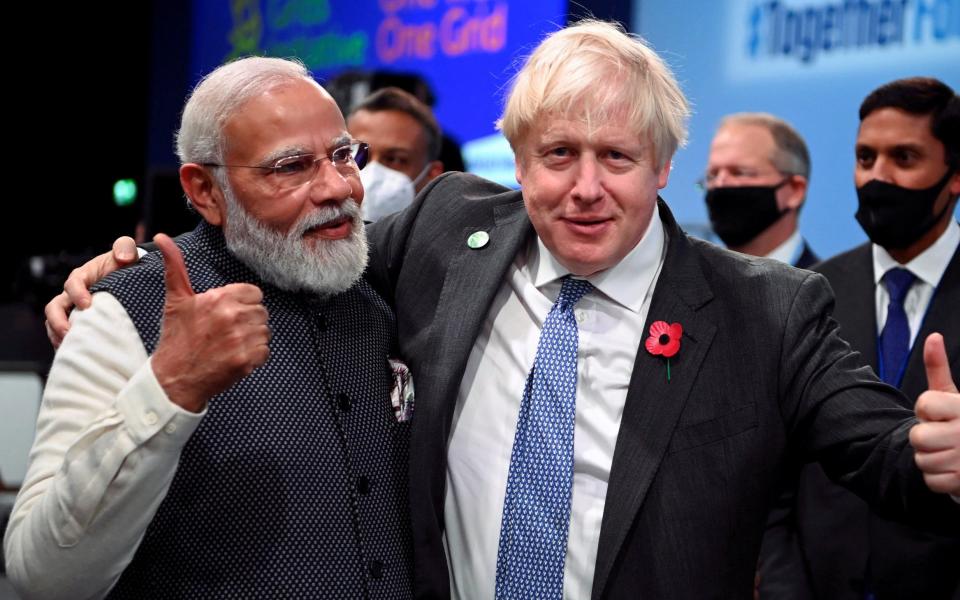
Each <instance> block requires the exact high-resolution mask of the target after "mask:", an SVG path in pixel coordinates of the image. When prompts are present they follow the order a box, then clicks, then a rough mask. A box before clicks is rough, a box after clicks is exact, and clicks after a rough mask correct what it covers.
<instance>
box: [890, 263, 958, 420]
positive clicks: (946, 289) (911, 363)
mask: <svg viewBox="0 0 960 600" xmlns="http://www.w3.org/2000/svg"><path fill="white" fill-rule="evenodd" d="M958 307H960V248H958V249H957V251H956V252H954V253H953V258H951V259H950V264H949V265H947V270H946V271H944V272H943V277H941V278H940V285H938V286H937V289H936V293H935V294H934V295H933V298H932V299H931V301H930V307H929V308H928V309H927V314H926V316H925V317H924V319H923V324H922V325H921V326H920V332H919V333H918V334H917V337H916V339H915V341H914V342H913V348H912V349H911V351H910V358H909V359H908V362H907V369H906V372H904V374H903V381H902V382H901V383H900V389H901V390H903V393H904V394H905V395H906V396H907V399H909V400H910V406H913V404H914V403H915V402H916V401H917V396H919V395H920V393H921V392H923V391H924V390H926V389H927V373H926V368H925V367H924V365H923V343H924V340H926V339H927V336H928V335H930V334H931V333H934V332H940V333H943V334H944V341H945V342H946V346H947V357H948V358H952V359H953V364H954V365H957V364H958V362H960V335H958V334H960V328H956V329H955V327H956V326H957V324H958V323H960V316H958V314H960V313H958ZM951 334H952V335H951ZM953 369H954V371H955V372H956V371H957V370H960V368H958V367H956V366H954V367H953Z"/></svg>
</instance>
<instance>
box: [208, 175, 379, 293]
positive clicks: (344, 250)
mask: <svg viewBox="0 0 960 600" xmlns="http://www.w3.org/2000/svg"><path fill="white" fill-rule="evenodd" d="M223 195H224V197H225V198H226V203H227V219H226V222H225V223H224V226H223V234H224V237H225V238H226V241H227V249H229V250H230V252H232V253H233V255H234V256H236V257H237V258H238V259H239V260H240V261H241V262H243V263H244V264H245V265H247V266H248V267H249V268H250V269H252V270H253V271H254V272H255V273H256V274H257V275H259V276H260V277H261V278H262V279H263V280H264V281H266V282H268V283H272V284H273V285H275V286H277V287H278V288H280V289H283V290H287V291H294V292H296V291H301V290H304V291H308V292H313V293H316V294H320V295H321V296H331V295H334V294H338V293H340V292H344V291H346V290H348V289H350V287H352V286H353V284H354V283H356V282H357V280H358V279H360V276H361V275H362V274H363V271H364V269H366V268H367V235H366V231H365V229H364V225H363V219H362V217H361V211H360V206H359V205H357V203H356V202H355V201H354V200H353V199H352V198H351V199H348V200H346V201H345V202H343V203H341V204H340V205H330V206H324V207H320V208H318V209H317V210H315V211H314V212H312V213H310V214H308V215H306V216H304V217H302V218H301V219H300V220H299V221H297V222H296V223H294V224H293V225H292V226H291V227H290V230H289V231H288V232H287V233H281V232H278V231H275V230H273V229H270V228H269V227H266V226H264V225H263V224H262V223H260V222H259V221H257V220H256V219H255V218H254V217H252V216H251V215H250V214H249V213H247V212H246V210H244V208H243V206H241V205H240V203H239V202H238V201H237V199H236V197H235V196H234V195H233V190H231V189H230V187H229V186H223ZM343 216H348V217H350V218H351V220H352V221H353V229H352V231H351V233H350V235H349V236H347V237H346V238H344V239H341V240H325V239H317V240H316V241H315V243H314V244H313V245H312V246H311V245H309V244H307V243H306V242H305V241H304V239H303V234H304V233H305V232H306V231H307V230H308V229H310V228H312V227H317V226H319V225H323V224H324V223H327V222H330V221H332V220H334V219H338V218H340V217H343Z"/></svg>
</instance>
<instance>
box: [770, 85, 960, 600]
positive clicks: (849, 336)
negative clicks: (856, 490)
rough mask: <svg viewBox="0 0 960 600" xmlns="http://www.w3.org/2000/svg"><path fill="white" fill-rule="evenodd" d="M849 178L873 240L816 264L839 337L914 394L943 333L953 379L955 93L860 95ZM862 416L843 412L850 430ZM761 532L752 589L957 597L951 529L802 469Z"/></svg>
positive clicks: (895, 88)
mask: <svg viewBox="0 0 960 600" xmlns="http://www.w3.org/2000/svg"><path fill="white" fill-rule="evenodd" d="M855 155H856V163H855V166H854V182H855V185H856V188H857V198H858V209H857V213H856V218H857V221H859V222H860V225H861V226H862V227H863V230H864V231H865V232H866V234H867V236H868V237H869V238H870V242H868V243H866V244H863V245H862V246H859V247H857V248H854V249H853V250H850V251H849V252H845V253H843V254H840V255H839V256H836V257H834V258H831V259H830V260H827V261H825V262H823V263H822V264H820V265H818V266H817V268H816V270H817V271H819V272H820V273H823V274H824V275H825V276H826V277H827V280H828V281H829V282H830V285H831V287H832V288H833V290H834V293H835V294H836V296H837V306H836V310H835V311H834V318H835V319H836V320H837V322H838V323H839V324H840V334H841V335H842V336H843V337H844V339H846V340H847V341H848V342H850V345H851V346H852V347H853V349H854V350H856V351H858V352H860V354H861V355H862V356H863V357H864V360H866V362H867V363H868V364H870V366H872V367H873V368H874V370H876V371H877V372H878V373H879V374H880V377H881V378H882V379H883V380H884V381H885V382H887V383H889V384H890V385H893V386H897V387H899V388H900V389H901V390H903V392H904V395H905V396H906V398H907V399H908V400H909V401H910V404H909V406H911V407H912V406H913V400H914V399H915V398H917V396H918V395H919V394H920V393H921V392H922V391H923V390H925V389H926V388H927V387H928V385H929V381H928V378H927V372H926V370H925V369H924V361H923V340H924V339H925V338H926V337H927V336H928V335H929V334H930V333H931V332H933V331H939V332H942V333H943V334H944V335H945V337H946V340H947V341H948V345H947V351H948V354H949V355H950V356H952V357H953V358H952V361H951V362H950V365H949V370H950V372H951V373H952V375H953V379H954V381H956V380H958V379H960V250H958V248H960V226H958V225H957V220H956V218H955V217H954V211H955V209H956V207H957V198H958V196H960V98H958V97H957V94H956V93H955V92H954V91H953V90H952V89H950V87H948V86H947V85H946V84H944V83H943V82H941V81H938V80H936V79H930V78H924V77H916V78H909V79H899V80H896V81H892V82H890V83H887V84H885V85H882V86H880V87H878V88H877V89H875V90H873V91H872V92H871V93H870V94H869V95H868V96H867V97H866V99H865V100H864V101H863V103H862V104H861V105H860V128H859V130H858V131H857V142H856V148H855ZM858 425H859V424H857V423H852V424H851V425H850V427H856V426H858ZM788 497H789V498H790V501H788V502H785V509H784V510H781V511H778V512H777V513H775V515H774V517H773V518H772V519H771V527H770V529H769V530H768V532H767V535H766V539H765V540H764V552H763V558H762V561H761V593H762V595H761V597H770V598H818V599H824V600H826V599H831V600H832V599H838V600H843V599H847V598H849V599H850V600H854V599H857V600H861V599H863V598H877V599H884V598H893V599H904V600H906V599H913V598H925V599H930V600H958V599H960V568H958V565H960V536H958V535H956V532H954V533H953V534H948V533H943V534H936V533H931V532H928V531H923V530H919V529H916V528H913V527H909V526H907V525H904V524H901V523H898V522H894V521H892V520H890V519H889V517H888V516H887V515H885V514H883V513H880V512H878V511H875V510H872V509H871V507H870V506H868V505H867V504H866V503H865V502H863V500H861V499H860V498H857V497H856V496H855V495H853V494H851V493H850V492H849V491H847V490H846V489H844V488H843V487H841V486H840V485H838V484H836V483H832V482H831V481H830V479H829V478H828V476H827V474H826V473H824V471H823V469H821V468H820V467H819V466H818V465H810V466H807V467H804V468H803V470H802V472H801V476H800V480H799V487H798V489H797V490H796V495H795V496H794V495H792V494H791V495H789V496H788Z"/></svg>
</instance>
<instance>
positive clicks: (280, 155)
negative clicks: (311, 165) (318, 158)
mask: <svg viewBox="0 0 960 600" xmlns="http://www.w3.org/2000/svg"><path fill="white" fill-rule="evenodd" d="M304 154H313V150H310V149H308V148H306V147H304V146H288V147H286V148H278V149H276V150H274V151H273V152H271V153H270V154H267V155H266V156H264V157H263V159H262V160H261V161H260V162H261V164H264V165H272V164H274V163H276V162H277V161H278V160H281V159H284V158H289V157H291V156H302V155H304Z"/></svg>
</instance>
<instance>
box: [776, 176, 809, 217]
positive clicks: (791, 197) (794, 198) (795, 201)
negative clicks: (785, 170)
mask: <svg viewBox="0 0 960 600" xmlns="http://www.w3.org/2000/svg"><path fill="white" fill-rule="evenodd" d="M807 185H808V184H807V178H806V177H804V176H802V175H791V176H790V181H788V182H787V184H786V185H785V186H783V188H782V189H783V190H784V193H785V195H783V196H781V201H782V206H780V209H781V210H785V209H789V210H794V211H796V210H800V207H801V206H803V199H804V198H805V197H806V195H807Z"/></svg>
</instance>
